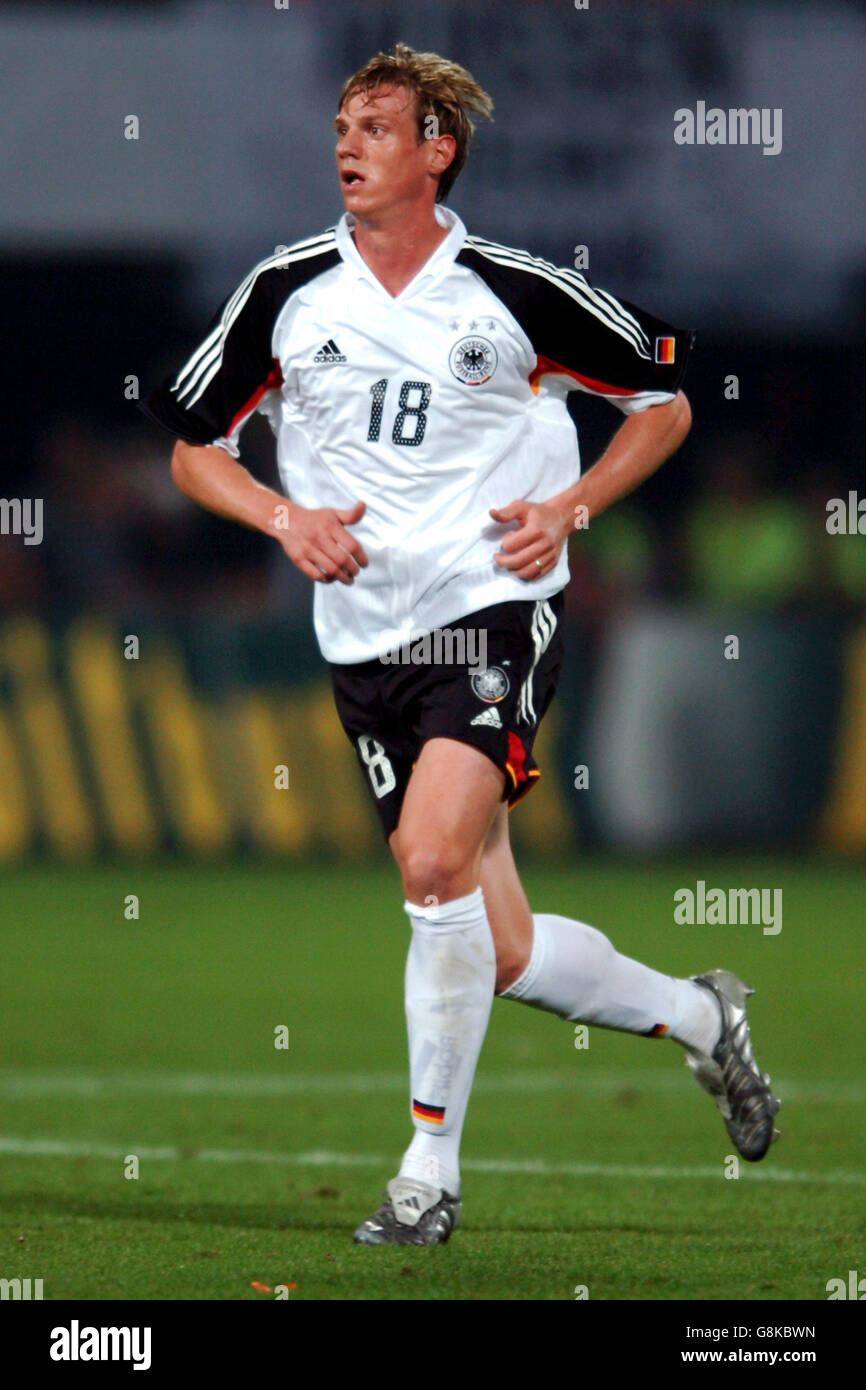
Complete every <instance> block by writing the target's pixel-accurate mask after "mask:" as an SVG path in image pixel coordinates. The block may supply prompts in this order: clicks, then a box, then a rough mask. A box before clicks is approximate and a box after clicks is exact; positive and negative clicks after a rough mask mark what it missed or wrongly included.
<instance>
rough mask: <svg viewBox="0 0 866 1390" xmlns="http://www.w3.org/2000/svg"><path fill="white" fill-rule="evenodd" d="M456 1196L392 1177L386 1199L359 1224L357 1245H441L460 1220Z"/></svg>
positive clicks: (409, 1179)
mask: <svg viewBox="0 0 866 1390" xmlns="http://www.w3.org/2000/svg"><path fill="white" fill-rule="evenodd" d="M461 1210H462V1207H461V1203H460V1198H459V1197H452V1196H451V1195H450V1194H449V1193H448V1192H443V1191H442V1189H441V1188H439V1187H431V1185H430V1184H429V1183H426V1182H418V1181H416V1179H414V1178H401V1177H396V1178H392V1179H391V1181H390V1182H389V1183H388V1196H387V1197H386V1199H385V1201H384V1202H383V1203H382V1205H381V1206H380V1207H379V1208H378V1210H377V1211H375V1212H374V1213H373V1215H372V1216H368V1217H367V1220H366V1221H362V1222H361V1224H360V1226H359V1227H358V1229H357V1231H356V1232H355V1234H354V1236H353V1237H352V1239H353V1240H354V1242H355V1244H356V1245H444V1244H445V1242H446V1240H447V1239H448V1237H449V1236H450V1234H451V1232H452V1231H453V1230H454V1227H455V1226H456V1225H457V1223H458V1221H459V1220H460V1213H461Z"/></svg>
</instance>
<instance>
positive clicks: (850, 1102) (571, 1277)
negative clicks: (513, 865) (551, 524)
mask: <svg viewBox="0 0 866 1390" xmlns="http://www.w3.org/2000/svg"><path fill="white" fill-rule="evenodd" d="M697 878H703V879H705V881H706V882H707V883H708V885H713V886H724V887H727V886H738V885H742V886H746V887H748V886H754V885H760V886H765V887H773V888H776V887H780V888H782V889H783V894H784V918H783V928H782V931H781V932H780V933H779V934H778V935H777V936H769V935H764V934H763V932H762V930H761V928H760V926H725V927H723V926H714V927H713V926H679V925H676V924H675V923H674V920H673V894H674V891H675V890H676V889H677V888H678V887H683V886H686V887H687V886H692V887H693V886H694V884H695V881H696V879H697ZM525 880H526V883H527V887H528V890H529V893H530V899H531V901H532V903H533V906H534V907H535V908H536V910H542V911H544V910H546V911H560V912H563V913H565V914H566V915H569V916H576V917H580V918H582V919H583V920H586V921H589V922H592V923H593V924H594V925H596V926H598V927H600V928H601V929H602V930H604V931H605V932H607V933H608V935H610V936H611V938H612V939H613V941H614V942H615V944H616V945H617V947H618V948H619V949H620V950H623V951H625V952H627V953H629V954H631V955H635V956H637V957H638V958H639V959H642V960H645V961H646V962H647V963H648V964H652V965H655V966H657V967H659V968H661V969H663V970H666V971H669V972H671V973H674V974H690V973H697V972H698V971H701V970H705V969H711V968H713V967H715V966H719V965H722V966H726V967H728V968H731V969H734V970H736V971H737V972H738V973H740V974H741V975H742V976H743V977H744V978H745V979H746V980H748V981H749V982H750V983H752V984H754V985H755V986H756V987H757V991H758V992H757V994H756V995H755V998H754V1000H753V1001H752V1006H751V1014H750V1017H751V1022H752V1036H753V1040H754V1043H755V1049H756V1053H757V1056H758V1060H759V1063H760V1064H761V1065H762V1066H763V1067H764V1068H765V1069H766V1070H769V1071H770V1072H771V1074H772V1076H773V1079H774V1083H775V1084H776V1086H777V1089H778V1092H779V1093H780V1094H781V1096H782V1098H783V1105H782V1110H781V1114H780V1116H779V1122H780V1128H781V1129H782V1131H783V1135H782V1139H781V1140H780V1142H779V1143H777V1144H776V1145H774V1147H773V1149H772V1150H771V1151H770V1154H769V1155H768V1157H767V1158H766V1159H765V1160H764V1161H763V1162H762V1163H760V1164H757V1165H750V1164H747V1163H744V1162H743V1163H741V1164H740V1176H739V1178H736V1179H733V1178H727V1177H726V1176H725V1168H726V1163H725V1160H726V1156H727V1155H729V1154H730V1153H731V1144H730V1141H729V1139H728V1136H727V1133H726V1132H725V1129H724V1127H723V1124H722V1121H721V1118H720V1117H719V1115H718V1112H717V1111H716V1109H715V1107H714V1105H713V1103H712V1101H711V1100H710V1098H709V1097H708V1096H706V1095H704V1094H703V1093H702V1092H701V1091H700V1090H699V1089H698V1088H697V1086H696V1085H695V1083H694V1082H693V1081H692V1079H691V1078H690V1076H689V1074H688V1072H687V1070H686V1067H685V1065H684V1062H683V1055H684V1054H683V1053H682V1050H681V1049H680V1048H679V1047H678V1046H677V1045H676V1044H674V1043H672V1042H670V1041H665V1040H649V1039H644V1038H635V1037H630V1036H627V1035H623V1034H617V1033H612V1032H607V1031H604V1030H600V1029H591V1030H590V1034H589V1046H588V1048H586V1049H581V1050H578V1049H576V1048H575V1046H574V1042H575V1038H574V1026H573V1025H571V1024H568V1023H565V1022H562V1021H560V1020H558V1019H554V1018H552V1017H550V1016H549V1015H546V1014H543V1013H541V1012H539V1011H536V1010H533V1009H528V1008H525V1007H523V1006H521V1005H518V1004H515V1003H510V1002H506V1001H502V1000H499V1001H496V1002H495V1003H494V1007H493V1016H492V1019H491V1025H490V1030H489V1033H488V1036H487V1040H486V1042H485V1045H484V1050H483V1052H482V1057H481V1062H480V1065H479V1069H478V1074H477V1082H476V1089H475V1092H474V1093H473V1097H472V1100H471V1102H470V1108H469V1115H468V1118H467V1123H466V1128H465V1133H464V1143H463V1158H464V1164H465V1167H464V1173H463V1185H464V1219H463V1223H462V1225H461V1227H460V1228H459V1229H458V1231H457V1232H456V1234H455V1236H454V1237H453V1238H452V1240H451V1242H450V1244H448V1245H447V1246H444V1247H439V1248H435V1249H429V1250H428V1249H406V1248H397V1249H381V1250H376V1249H374V1250H369V1249H364V1248H358V1247H355V1246H353V1245H352V1243H351V1232H352V1230H353V1228H354V1226H355V1225H356V1224H357V1222H358V1221H359V1220H360V1219H361V1218H363V1217H364V1216H366V1215H368V1214H369V1212H370V1211H371V1210H372V1209H373V1207H374V1206H375V1205H376V1204H377V1203H378V1200H379V1198H380V1193H381V1192H382V1189H383V1187H384V1184H385V1182H386V1181H387V1180H388V1178H389V1177H391V1176H392V1175H393V1173H394V1172H395V1171H396V1163H397V1159H398V1157H399V1155H400V1152H401V1150H402V1148H403V1147H404V1145H405V1143H406V1142H407V1140H408V1138H409V1135H410V1132H411V1130H410V1124H409V1119H408V1095H407V1085H408V1083H407V1079H406V1061H405V1057H406V1041H405V1033H404V1020H403V998H402V972H403V963H404V958H405V951H406V946H407V941H408V923H407V921H406V918H405V917H404V915H403V912H402V910H401V901H402V899H401V894H400V890H399V885H398V882H397V879H396V875H395V874H394V872H393V870H392V869H391V868H390V866H389V865H387V863H384V862H383V863H381V864H380V863H378V862H377V863H376V864H375V865H372V866H370V867H369V868H366V869H363V868H351V869H350V868H340V867H335V866H333V865H325V866H319V867H315V866H308V867H305V868H302V869H299V868H297V867H286V868H284V869H280V868H274V867H256V866H251V865H245V866H233V867H226V868H220V867H213V868H201V867H198V868H190V867H184V866H182V865H168V866H164V867H159V868H155V867H148V868H142V867H128V868H124V867H112V868H110V869H101V870H97V869H88V870H85V869H60V868H44V867H39V868H36V867H34V868H31V869H28V870H26V871H25V870H21V871H17V870H16V871H14V872H6V874H5V875H4V876H3V878H2V879H0V901H2V928H0V957H2V977H3V982H2V1010H0V1036H2V1048H3V1053H2V1062H0V1095H2V1107H0V1113H2V1123H0V1276H2V1277H5V1278H14V1277H22V1278H24V1277H29V1278H42V1279H43V1282H44V1297H45V1298H46V1299H87V1298H90V1299H104V1298H121V1299H252V1300H254V1299H268V1298H273V1297H274V1294H273V1293H268V1292H267V1291H264V1289H263V1290H262V1291H259V1290H256V1289H255V1288H254V1287H253V1284H254V1283H258V1284H260V1285H262V1286H265V1288H270V1289H274V1288H275V1286H277V1285H279V1284H286V1285H293V1286H294V1287H292V1288H291V1289H290V1297H291V1298H292V1299H293V1300H297V1299H306V1300H312V1299H455V1298H456V1299H497V1300H499V1299H573V1298H574V1297H575V1290H576V1289H577V1288H578V1287H579V1286H585V1287H586V1290H587V1293H588V1297H589V1298H590V1299H659V1298H661V1299H708V1300H712V1299H725V1298H733V1299H766V1300H783V1299H802V1300H809V1299H825V1298H826V1296H827V1295H826V1284H827V1281H828V1280H829V1279H831V1278H835V1277H838V1276H841V1277H843V1278H846V1277H847V1271H848V1270H849V1269H854V1268H857V1269H859V1270H860V1271H861V1273H862V1272H866V1250H864V1245H863V1237H862V1232H863V1230H864V1217H866V1173H864V1169H863V1165H862V1155H863V1153H864V1151H866V1118H864V1098H866V1079H864V1076H863V1060H864V1051H863V1046H862V1018H863V1009H862V978H863V973H862V971H863V945H862V915H863V912H862V902H863V872H862V869H861V868H855V867H845V866H841V867H840V866H830V865H821V864H814V863H808V862H799V863H798V862H795V861H793V860H788V859H779V860H773V859H745V858H728V859H722V860H717V861H714V862H713V863H712V864H709V863H707V862H706V861H703V860H701V861H698V860H694V861H686V862H679V861H676V862H666V863H663V864H641V863H621V862H613V861H597V862H595V861H591V860H587V861H586V862H584V860H583V859H582V858H580V857H576V858H575V860H574V862H573V863H572V864H571V865H568V866H565V867H559V868H551V867H549V866H545V867H543V868H535V869H532V870H529V871H528V872H527V873H526V875H525ZM133 893H134V894H137V895H138V897H139V901H140V916H139V919H138V920H137V921H135V920H131V921H129V920H126V919H125V917H124V899H125V898H126V896H127V895H128V894H133ZM281 1025H284V1026H285V1027H287V1028H288V1030H289V1047H288V1049H285V1048H283V1049H279V1048H277V1047H275V1046H274V1041H275V1029H278V1028H279V1027H280V1026H281ZM131 1156H134V1157H135V1158H137V1160H138V1177H137V1178H133V1177H126V1176H125V1171H127V1170H128V1171H131V1169H132V1167H133V1166H134V1165H131V1164H130V1161H129V1160H130V1157H131Z"/></svg>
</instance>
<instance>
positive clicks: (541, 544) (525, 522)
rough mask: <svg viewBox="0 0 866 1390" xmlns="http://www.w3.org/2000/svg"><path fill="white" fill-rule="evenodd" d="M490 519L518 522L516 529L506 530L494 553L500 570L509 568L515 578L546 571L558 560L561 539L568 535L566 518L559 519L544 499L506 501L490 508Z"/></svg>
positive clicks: (528, 577) (539, 575) (535, 577)
mask: <svg viewBox="0 0 866 1390" xmlns="http://www.w3.org/2000/svg"><path fill="white" fill-rule="evenodd" d="M490 515H491V516H492V517H493V520H494V521H498V522H499V523H500V524H501V525H507V523H508V522H510V521H517V522H519V523H520V525H519V527H518V529H517V530H516V531H510V532H509V534H508V535H507V536H506V537H505V540H504V541H503V542H502V549H501V550H500V551H497V553H496V555H494V557H493V558H494V560H495V561H496V563H497V565H499V566H500V568H501V569H506V570H511V572H512V574H514V575H516V577H517V578H518V579H526V580H532V579H540V578H541V576H542V575H544V574H549V573H550V571H551V570H552V569H553V567H554V565H555V564H556V562H557V560H558V559H559V552H560V551H561V550H562V547H563V544H564V543H565V538H566V536H567V535H568V532H569V529H570V526H569V522H570V518H568V520H563V517H562V515H561V513H560V512H559V511H558V510H557V509H556V507H553V506H551V505H550V503H548V502H524V501H516V502H509V504H508V506H507V507H502V508H501V509H500V508H497V507H491V508H490Z"/></svg>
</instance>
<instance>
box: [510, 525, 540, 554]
mask: <svg viewBox="0 0 866 1390" xmlns="http://www.w3.org/2000/svg"><path fill="white" fill-rule="evenodd" d="M546 540H547V537H546V536H545V534H544V532H543V531H542V529H541V527H540V526H521V528H520V530H519V531H510V532H509V534H508V535H507V536H506V537H505V539H504V540H503V542H502V550H503V551H504V553H505V554H506V555H516V554H517V552H518V550H523V549H525V548H526V547H528V546H530V545H539V544H541V545H543V544H544V542H545V541H546Z"/></svg>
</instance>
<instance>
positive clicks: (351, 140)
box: [337, 130, 359, 159]
mask: <svg viewBox="0 0 866 1390" xmlns="http://www.w3.org/2000/svg"><path fill="white" fill-rule="evenodd" d="M358 154H359V137H358V133H357V131H351V130H344V131H343V134H342V135H339V136H338V137H337V158H338V159H346V158H349V157H353V158H355V159H357V157H358Z"/></svg>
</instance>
